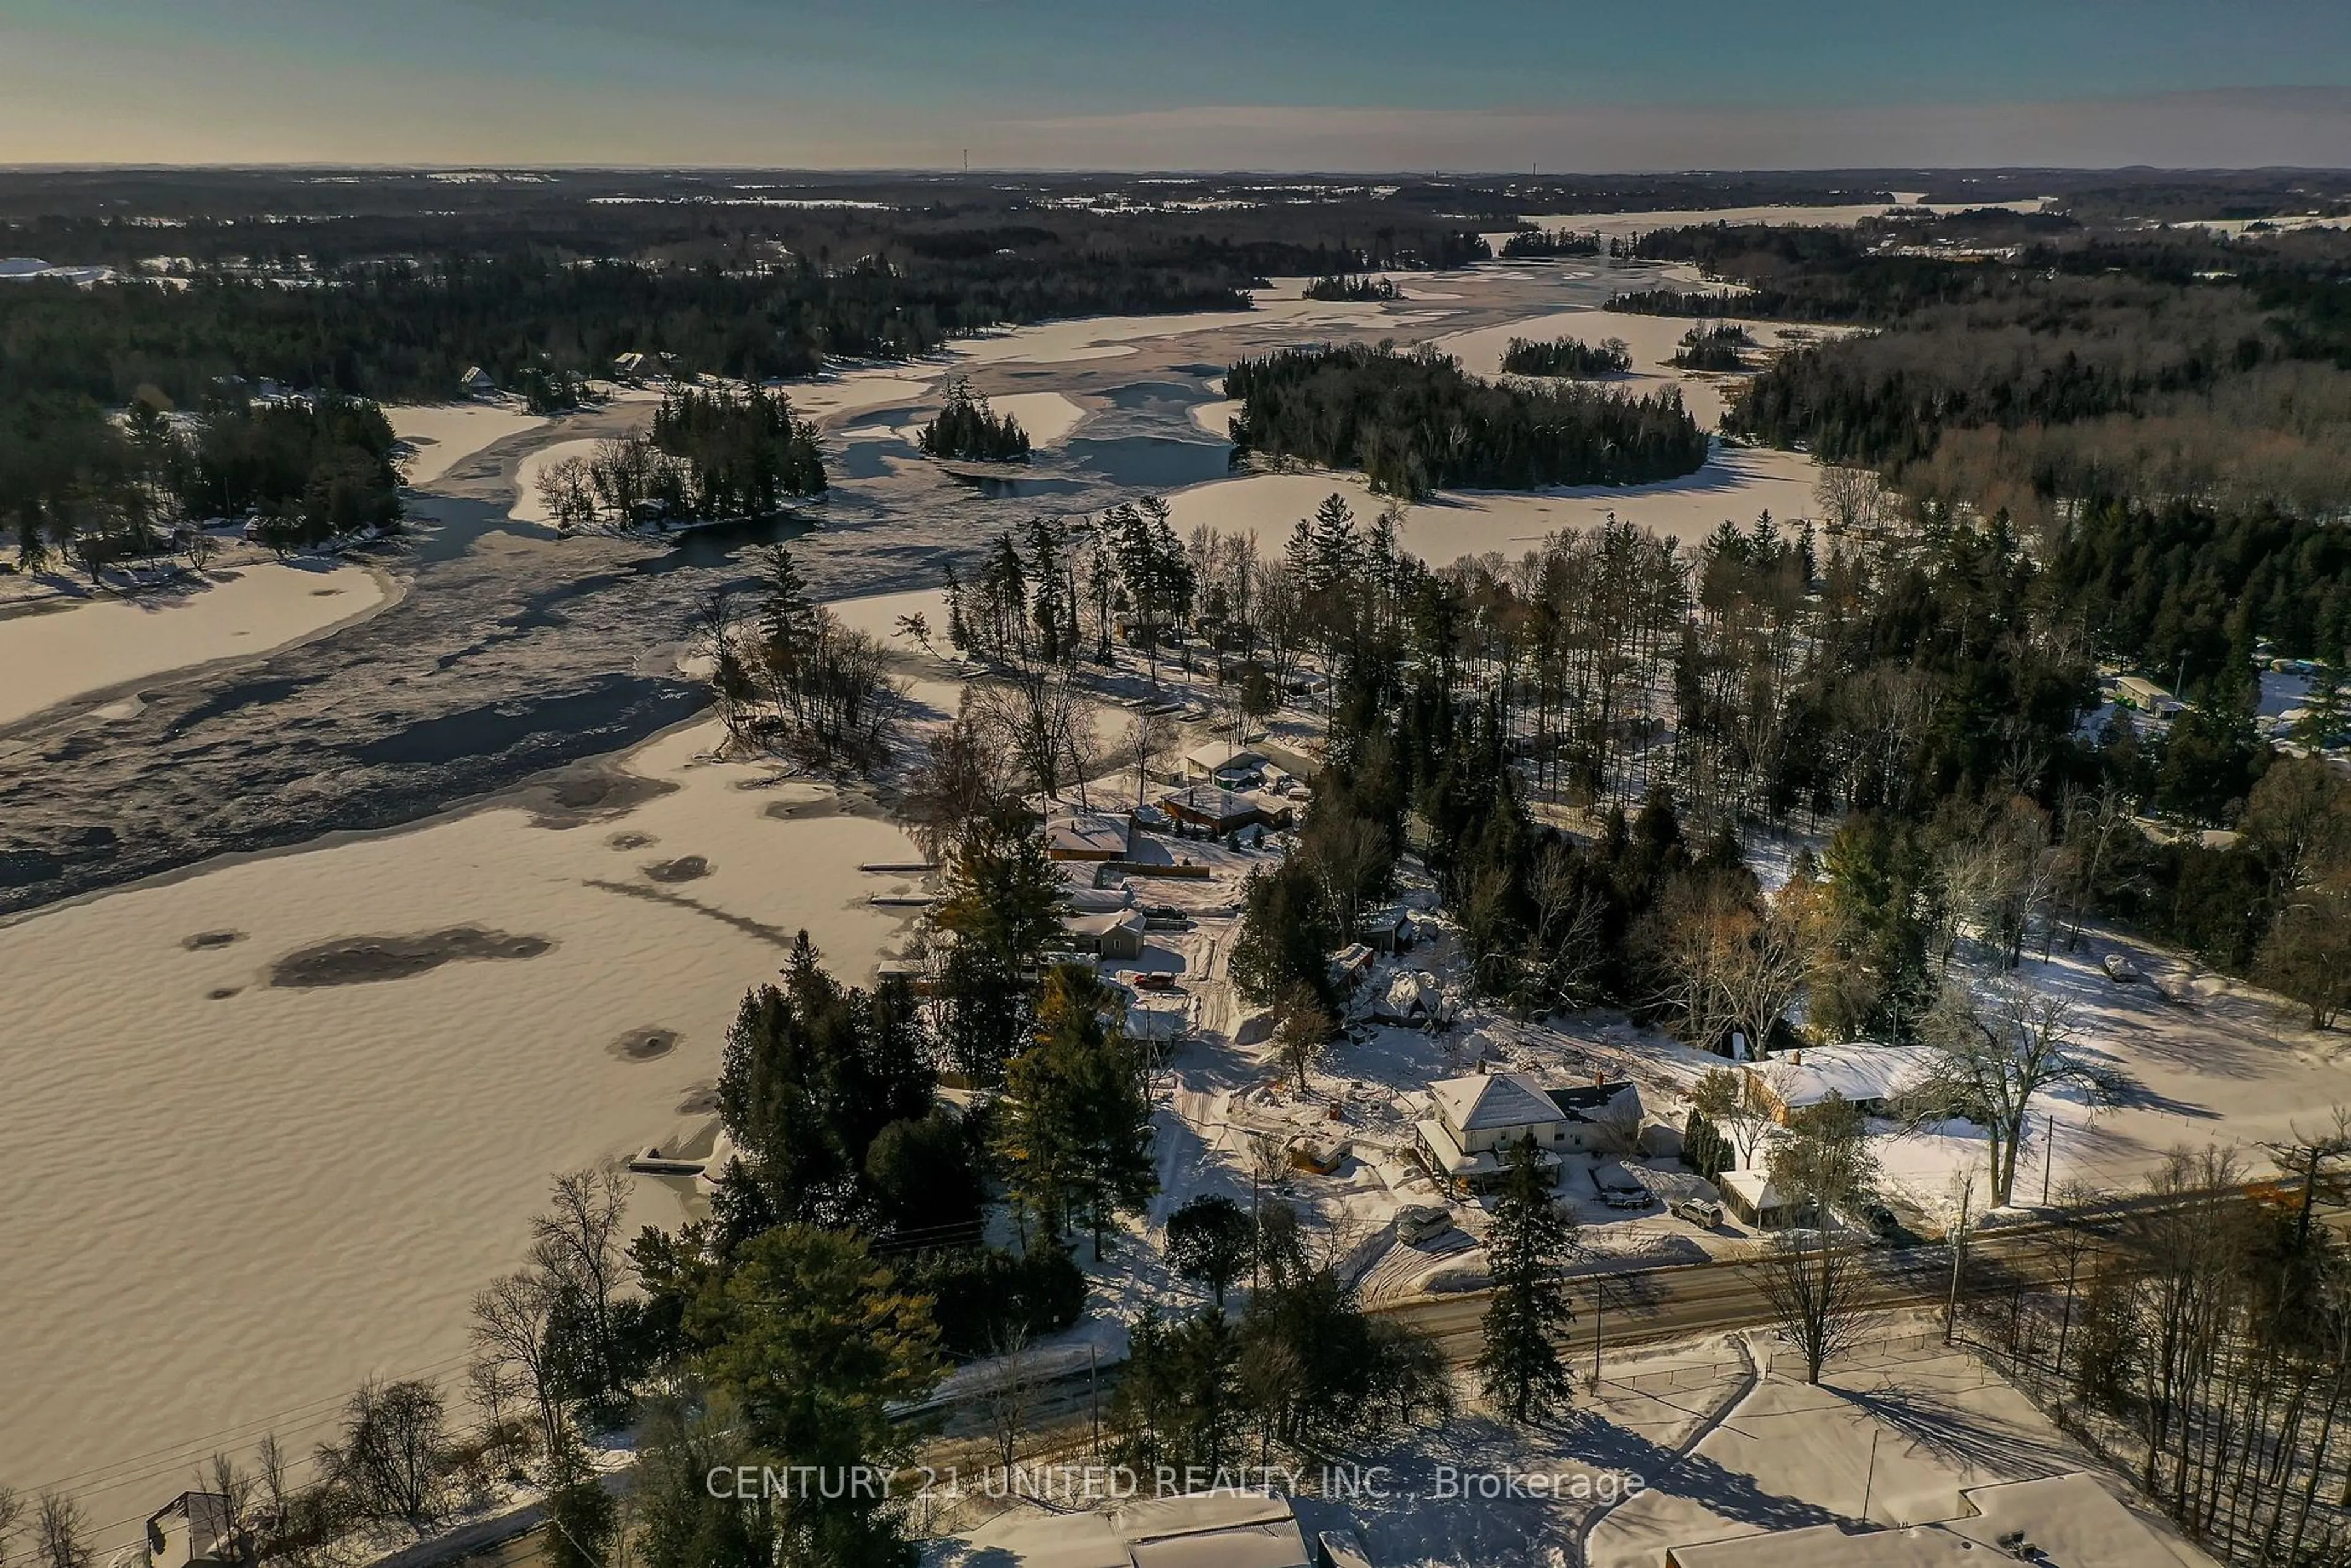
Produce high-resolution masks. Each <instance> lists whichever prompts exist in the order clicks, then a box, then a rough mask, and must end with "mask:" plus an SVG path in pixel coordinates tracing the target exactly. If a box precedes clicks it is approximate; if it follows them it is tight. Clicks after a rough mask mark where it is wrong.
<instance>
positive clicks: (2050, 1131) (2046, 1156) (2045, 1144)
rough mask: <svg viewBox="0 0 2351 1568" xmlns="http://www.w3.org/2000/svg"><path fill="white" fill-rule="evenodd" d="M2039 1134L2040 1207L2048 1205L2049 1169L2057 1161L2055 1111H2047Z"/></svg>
mask: <svg viewBox="0 0 2351 1568" xmlns="http://www.w3.org/2000/svg"><path fill="white" fill-rule="evenodd" d="M2044 1125H2045V1127H2046V1129H2047V1130H2046V1131H2045V1132H2043V1134H2042V1136H2041V1207H2043V1208H2046V1207H2049V1169H2050V1167H2051V1166H2053V1165H2055V1164H2056V1162H2057V1113H2056V1112H2054V1111H2052V1112H2050V1113H2048V1121H2047V1122H2046V1123H2045V1124H2044Z"/></svg>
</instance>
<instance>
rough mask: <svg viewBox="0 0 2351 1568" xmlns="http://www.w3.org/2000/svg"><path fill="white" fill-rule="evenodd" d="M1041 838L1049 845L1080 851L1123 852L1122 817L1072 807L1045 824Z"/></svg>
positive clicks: (1124, 840) (1123, 824) (1123, 826)
mask: <svg viewBox="0 0 2351 1568" xmlns="http://www.w3.org/2000/svg"><path fill="white" fill-rule="evenodd" d="M1045 842H1046V844H1047V845H1048V846H1050V848H1053V849H1057V850H1067V851H1074V852H1079V853H1081V854H1113V855H1123V854H1124V853H1125V852H1126V819H1125V818H1123V817H1113V816H1112V815H1110V814H1109V813H1108V812H1106V811H1072V812H1071V813H1070V814H1069V815H1067V816H1065V817H1055V818H1054V819H1052V821H1049V822H1047V823H1046V824H1045Z"/></svg>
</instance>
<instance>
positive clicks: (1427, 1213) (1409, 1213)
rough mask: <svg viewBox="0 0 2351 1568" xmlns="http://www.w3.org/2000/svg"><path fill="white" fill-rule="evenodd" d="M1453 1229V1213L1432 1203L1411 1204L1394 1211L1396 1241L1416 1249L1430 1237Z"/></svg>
mask: <svg viewBox="0 0 2351 1568" xmlns="http://www.w3.org/2000/svg"><path fill="white" fill-rule="evenodd" d="M1452 1228H1453V1211H1452V1210H1451V1209H1449V1208H1440V1207H1437V1205H1435V1204H1433V1203H1422V1204H1413V1205H1410V1206H1408V1207H1405V1208H1402V1209H1399V1210H1397V1211H1396V1239H1397V1240H1399V1241H1402V1242H1404V1243H1405V1245H1407V1246H1414V1247H1416V1246H1418V1245H1419V1244H1420V1243H1422V1242H1424V1241H1426V1240H1427V1239H1429V1238H1430V1237H1432V1236H1442V1235H1444V1234H1445V1233H1446V1232H1447V1231H1448V1230H1450V1229H1452Z"/></svg>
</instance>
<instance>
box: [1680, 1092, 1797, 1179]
mask: <svg viewBox="0 0 2351 1568" xmlns="http://www.w3.org/2000/svg"><path fill="white" fill-rule="evenodd" d="M1690 1103H1691V1104H1692V1105H1693V1106H1695V1107H1696V1108H1697V1110H1698V1114H1699V1115H1701V1116H1703V1117H1705V1118H1706V1119H1707V1120H1708V1122H1711V1123H1712V1124H1714V1129H1715V1131H1716V1132H1718V1133H1719V1134H1722V1136H1723V1138H1724V1139H1725V1140H1726V1141H1727V1142H1728V1143H1729V1145H1730V1152H1731V1155H1733V1157H1734V1158H1735V1159H1736V1160H1737V1161H1738V1164H1737V1165H1736V1166H1734V1167H1733V1168H1734V1169H1739V1170H1751V1169H1752V1168H1754V1165H1755V1155H1756V1151H1757V1150H1759V1149H1761V1147H1762V1146H1763V1140H1764V1138H1765V1137H1766V1136H1767V1135H1768V1134H1770V1133H1771V1129H1772V1127H1773V1126H1774V1125H1776V1123H1775V1122H1774V1121H1773V1119H1772V1115H1771V1107H1770V1106H1769V1105H1768V1104H1766V1103H1765V1102H1764V1100H1763V1098H1762V1097H1761V1095H1759V1094H1758V1093H1756V1092H1755V1085H1754V1082H1752V1080H1750V1078H1749V1076H1748V1074H1747V1073H1746V1072H1744V1071H1741V1070H1740V1069H1738V1068H1735V1067H1731V1068H1720V1067H1719V1068H1716V1069H1715V1070H1714V1071H1711V1072H1709V1073H1708V1074H1707V1075H1706V1076H1705V1077H1703V1078H1701V1079H1699V1080H1698V1086H1697V1087H1696V1088H1694V1089H1692V1090H1691V1091H1690Z"/></svg>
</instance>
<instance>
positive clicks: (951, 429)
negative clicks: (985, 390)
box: [914, 376, 1029, 463]
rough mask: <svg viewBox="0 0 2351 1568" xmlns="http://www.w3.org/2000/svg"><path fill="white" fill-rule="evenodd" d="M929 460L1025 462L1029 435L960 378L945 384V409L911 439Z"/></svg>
mask: <svg viewBox="0 0 2351 1568" xmlns="http://www.w3.org/2000/svg"><path fill="white" fill-rule="evenodd" d="M914 442H915V444H916V445H917V446H919V447H921V448H922V451H923V454H924V455H925V456H928V457H960V458H965V459H967V460H970V461H975V462H982V463H1026V462H1027V461H1028V460H1029V433H1028V432H1027V431H1025V430H1023V429H1021V428H1020V422H1019V420H1017V419H1015V418H1013V417H1012V416H1011V415H1010V414H1008V413H1007V414H998V413H995V412H994V411H993V410H992V409H990V408H989V407H988V406H987V399H986V398H985V397H982V396H981V395H980V394H978V393H977V392H973V391H972V390H971V383H970V382H968V381H967V380H965V379H964V378H963V377H961V376H957V377H956V379H955V380H954V381H952V382H948V383H947V395H946V406H945V407H944V408H942V409H940V410H939V412H938V413H936V414H935V415H933V416H932V418H931V421H930V423H927V424H925V425H924V426H923V428H922V431H921V432H920V434H917V435H916V436H915V438H914Z"/></svg>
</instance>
